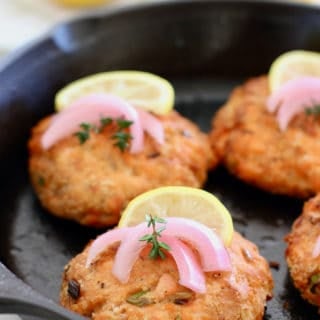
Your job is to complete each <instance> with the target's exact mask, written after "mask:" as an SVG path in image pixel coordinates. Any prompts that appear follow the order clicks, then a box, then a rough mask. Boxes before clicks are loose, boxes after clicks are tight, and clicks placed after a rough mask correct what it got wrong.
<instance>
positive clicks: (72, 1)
mask: <svg viewBox="0 0 320 320" xmlns="http://www.w3.org/2000/svg"><path fill="white" fill-rule="evenodd" d="M55 1H56V2H57V3H59V4H61V5H63V6H68V7H69V6H70V7H88V6H97V5H100V4H103V3H105V2H110V0H109V1H108V0H55Z"/></svg>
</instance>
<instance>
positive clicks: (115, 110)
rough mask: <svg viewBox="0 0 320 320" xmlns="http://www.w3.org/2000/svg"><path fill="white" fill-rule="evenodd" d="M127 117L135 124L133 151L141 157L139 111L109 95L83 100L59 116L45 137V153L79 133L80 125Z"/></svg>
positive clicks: (93, 95) (55, 118)
mask: <svg viewBox="0 0 320 320" xmlns="http://www.w3.org/2000/svg"><path fill="white" fill-rule="evenodd" d="M121 116H124V117H125V118H126V119H127V120H130V121H132V122H133V123H132V125H131V126H130V133H131V135H132V141H131V147H130V151H131V152H132V153H137V152H139V151H141V150H142V148H143V130H142V126H141V123H140V119H139V116H138V113H137V111H136V110H135V109H134V108H133V107H131V106H130V104H128V103H127V102H126V101H124V100H123V99H121V98H119V97H117V96H113V95H108V94H103V93H101V94H92V95H88V96H85V97H83V98H80V99H79V100H77V101H76V102H75V103H74V104H72V105H71V106H70V107H69V108H67V109H65V110H64V111H62V112H60V113H59V114H57V115H56V116H55V117H54V118H53V120H52V122H51V125H50V126H49V128H48V129H47V131H46V132H45V133H44V135H43V136H42V140H41V144H42V147H43V149H45V150H46V149H49V148H50V147H51V146H52V145H54V144H55V143H56V142H58V141H60V140H61V139H63V138H65V137H66V136H69V135H71V134H73V133H75V132H76V131H78V130H79V125H80V124H81V123H83V122H87V123H90V124H94V125H97V126H98V125H99V124H100V119H101V118H102V117H112V118H118V117H121Z"/></svg>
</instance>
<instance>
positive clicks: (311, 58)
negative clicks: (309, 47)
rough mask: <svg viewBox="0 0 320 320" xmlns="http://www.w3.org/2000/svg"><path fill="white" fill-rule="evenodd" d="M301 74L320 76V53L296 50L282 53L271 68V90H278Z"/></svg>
mask: <svg viewBox="0 0 320 320" xmlns="http://www.w3.org/2000/svg"><path fill="white" fill-rule="evenodd" d="M299 76H315V77H320V53H317V52H313V51H304V50H294V51H288V52H286V53H283V54H282V55H280V56H279V57H278V58H277V59H276V60H275V61H274V62H273V63H272V65H271V67H270V70H269V86H270V90H271V92H274V91H275V90H277V89H278V88H279V87H280V86H281V85H283V84H284V83H285V82H287V81H288V80H291V79H294V78H297V77H299Z"/></svg>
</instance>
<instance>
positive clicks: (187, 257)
mask: <svg viewBox="0 0 320 320" xmlns="http://www.w3.org/2000/svg"><path fill="white" fill-rule="evenodd" d="M138 234H139V236H140V232H139V231H138V232H137V230H136V234H135V235H136V236H137V235H138ZM160 240H161V241H163V242H164V243H166V244H167V245H168V246H169V247H170V250H169V251H168V253H170V254H171V255H172V257H173V259H174V260H175V262H176V265H177V268H178V271H179V277H180V279H179V283H180V284H181V285H183V286H185V287H187V288H189V289H191V290H193V291H195V292H199V293H204V292H205V291H206V286H205V278H204V274H203V271H202V270H201V266H200V264H199V262H198V261H197V257H196V256H195V254H194V253H193V252H192V250H191V249H190V248H188V246H187V245H185V244H184V243H183V242H182V241H180V240H179V239H176V238H175V237H172V236H161V238H160ZM134 241H135V240H134ZM133 243H134V244H135V245H133ZM145 245H146V244H145V243H141V242H140V243H138V244H137V242H133V241H132V239H131V237H129V236H128V237H127V239H126V240H125V241H123V242H122V244H121V246H120V247H119V249H118V251H117V254H116V256H115V261H114V264H113V268H112V273H113V275H114V276H115V277H116V278H117V279H118V280H119V281H120V282H122V283H126V282H128V280H129V277H130V272H131V270H132V268H133V265H134V263H135V262H136V260H137V259H138V257H139V254H140V252H141V251H142V249H143V248H144V247H145Z"/></svg>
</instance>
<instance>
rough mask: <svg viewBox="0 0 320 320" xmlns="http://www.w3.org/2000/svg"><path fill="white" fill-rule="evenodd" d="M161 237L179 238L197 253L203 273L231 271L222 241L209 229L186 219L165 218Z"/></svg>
mask: <svg viewBox="0 0 320 320" xmlns="http://www.w3.org/2000/svg"><path fill="white" fill-rule="evenodd" d="M166 221H167V224H166V229H165V230H164V231H163V232H162V234H163V235H170V236H175V237H178V238H181V239H182V240H185V241H187V242H188V243H191V244H192V246H193V247H194V248H195V249H196V250H197V251H198V252H199V255H200V259H201V265H202V268H203V270H204V271H231V261H230V257H229V254H228V251H227V250H226V248H225V246H224V244H223V242H222V240H221V239H220V238H219V237H218V235H217V234H216V233H215V232H214V231H213V230H212V229H210V228H209V227H207V226H205V225H203V224H201V223H200V222H197V221H195V220H191V219H186V218H177V217H172V218H166Z"/></svg>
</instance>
